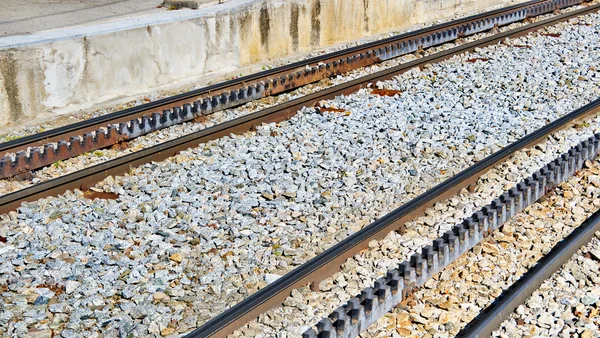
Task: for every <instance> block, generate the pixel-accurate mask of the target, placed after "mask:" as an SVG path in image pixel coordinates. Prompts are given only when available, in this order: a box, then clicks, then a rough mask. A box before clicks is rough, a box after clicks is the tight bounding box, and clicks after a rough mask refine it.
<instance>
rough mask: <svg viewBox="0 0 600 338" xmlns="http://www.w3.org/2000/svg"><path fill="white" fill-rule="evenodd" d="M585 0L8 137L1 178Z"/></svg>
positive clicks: (549, 0) (478, 18)
mask: <svg viewBox="0 0 600 338" xmlns="http://www.w3.org/2000/svg"><path fill="white" fill-rule="evenodd" d="M583 2H585V1H583V0H542V1H540V0H536V1H530V2H526V3H523V4H519V5H514V6H511V7H507V8H503V9H499V10H496V11H492V12H488V13H483V14H480V15H475V16H471V17H468V18H465V19H460V20H456V21H452V22H449V23H445V24H441V25H437V26H433V27H430V28H425V29H422V30H418V31H415V32H410V33H407V34H402V35H398V36H394V37H391V38H387V39H384V40H381V41H376V42H372V43H368V44H365V45H361V46H357V47H353V48H349V49H346V50H342V51H338V52H335V53H331V54H326V55H323V56H319V57H315V58H311V59H308V60H305V61H301V62H297V63H294V64H291V65H286V66H283V67H278V68H275V69H272V70H268V71H264V72H261V73H257V74H254V75H250V76H246V77H241V78H239V79H236V80H233V81H228V82H224V83H221V84H217V85H214V86H209V87H206V88H202V89H199V90H195V91H191V92H189V93H185V94H181V95H177V96H173V97H170V98H166V99H162V100H158V101H156V102H151V103H148V104H144V105H141V106H139V107H135V108H131V109H126V110H123V111H119V112H116V113H112V114H108V115H105V116H101V117H97V118H94V119H90V120H87V121H83V122H79V123H75V124H71V125H67V126H64V127H60V128H56V129H52V130H49V131H46V132H42V133H38V134H36V135H31V136H27V137H23V138H20V139H17V140H13V141H9V142H5V143H2V144H0V153H4V154H7V155H5V156H4V157H3V158H2V159H0V179H2V178H8V177H13V176H18V177H19V178H27V177H31V174H30V173H31V171H33V170H36V169H39V168H42V167H45V166H48V165H50V164H53V163H56V162H58V161H61V160H65V159H68V158H71V157H74V156H77V155H81V154H84V153H87V152H90V151H93V150H97V149H103V148H108V147H111V146H113V145H115V144H117V143H121V142H125V141H129V140H132V139H134V138H136V137H139V136H142V135H146V134H149V133H151V132H153V131H157V130H161V129H164V128H167V127H170V126H173V125H176V124H180V123H183V122H187V121H192V120H194V119H195V118H197V117H199V116H206V115H210V114H213V113H215V112H218V111H221V110H224V109H227V108H232V107H236V106H240V105H242V104H245V103H247V102H250V101H254V100H257V99H260V98H264V97H267V96H271V95H276V94H280V93H283V92H287V91H290V90H293V89H296V88H298V87H301V86H303V85H306V84H309V83H314V82H317V81H320V80H322V79H325V78H327V77H331V76H334V75H337V74H342V73H345V72H348V71H350V70H353V69H358V68H362V67H366V66H370V65H373V64H376V63H379V62H382V61H385V60H388V59H391V58H395V57H398V56H401V55H406V54H410V53H414V52H416V51H419V50H423V49H427V48H430V47H433V46H438V45H441V44H444V43H446V42H449V41H453V40H456V39H458V38H461V37H465V36H469V35H473V34H476V33H480V32H484V31H487V30H490V29H492V28H494V27H500V26H505V25H508V24H511V23H514V22H518V21H522V20H524V19H527V18H532V17H535V16H539V15H542V14H547V13H551V12H553V11H556V10H558V9H562V8H566V7H569V6H573V5H577V4H580V3H583ZM160 110H162V112H160Z"/></svg>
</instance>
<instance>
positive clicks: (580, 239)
mask: <svg viewBox="0 0 600 338" xmlns="http://www.w3.org/2000/svg"><path fill="white" fill-rule="evenodd" d="M596 231H600V210H598V211H596V212H595V213H594V214H593V215H592V216H590V217H589V218H588V219H586V220H585V221H584V222H583V223H582V224H581V225H580V226H579V227H577V228H576V229H575V230H573V232H571V234H569V236H567V238H565V239H564V240H562V241H560V242H559V243H558V244H556V245H555V246H554V247H553V248H552V250H550V252H549V253H548V254H547V255H545V256H544V257H542V258H541V259H540V260H539V261H538V263H537V264H536V265H535V266H534V267H533V268H531V269H529V271H527V272H526V273H525V274H524V275H523V276H522V277H521V278H520V279H519V280H518V281H517V282H515V283H514V284H513V285H511V286H510V287H509V288H508V289H507V290H506V291H504V292H503V293H502V294H501V295H500V297H498V298H497V299H496V300H495V301H494V302H493V303H492V304H491V305H490V306H488V307H487V308H486V309H485V310H484V311H483V312H481V313H480V314H479V315H478V316H477V317H475V319H473V321H471V323H469V324H468V325H467V326H466V327H465V328H464V329H463V330H462V331H461V332H459V334H458V335H457V337H464V338H476V337H489V336H490V335H491V334H492V332H494V331H495V330H497V329H498V328H499V327H500V325H501V324H502V322H503V321H504V320H505V319H506V318H508V316H510V314H511V313H513V312H514V311H515V309H516V308H517V307H518V306H519V305H521V304H523V303H525V301H527V299H529V297H530V296H531V295H532V294H533V292H534V291H535V290H537V289H538V288H539V287H540V286H541V285H542V283H543V282H544V281H545V280H546V279H548V278H550V276H552V274H553V273H555V272H556V271H558V270H559V269H560V268H561V267H562V265H563V264H564V263H566V262H567V261H568V260H569V259H570V258H571V257H572V256H573V255H574V254H575V253H576V252H577V250H579V249H580V248H581V247H583V246H584V245H586V244H587V243H589V242H590V240H591V239H592V238H593V237H594V233H595V232H596Z"/></svg>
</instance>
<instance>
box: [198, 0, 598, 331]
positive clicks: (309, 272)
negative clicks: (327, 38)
mask: <svg viewBox="0 0 600 338" xmlns="http://www.w3.org/2000/svg"><path fill="white" fill-rule="evenodd" d="M598 9H600V5H594V6H591V7H588V8H585V9H581V10H577V11H574V12H572V13H567V14H563V15H561V16H557V17H554V18H550V19H547V20H544V21H540V22H538V23H536V24H533V25H534V26H535V27H537V28H539V27H543V26H547V25H551V24H555V23H557V22H561V21H565V20H567V19H569V18H573V17H576V16H579V15H584V14H588V13H591V12H594V11H597V10H598ZM534 26H527V27H521V28H517V29H515V30H512V31H510V32H506V33H502V34H499V35H502V36H503V37H502V38H499V37H498V36H495V37H489V38H486V39H483V40H482V41H479V42H478V44H476V43H472V44H469V46H467V45H465V46H459V47H456V48H453V49H451V50H448V51H445V52H441V53H438V54H436V56H431V59H436V60H441V59H444V58H447V57H449V56H451V55H454V54H455V53H460V52H457V50H460V49H463V48H464V51H467V50H470V49H472V48H474V47H475V45H477V47H479V46H480V44H482V45H489V44H491V43H494V42H497V41H501V40H502V39H504V38H507V37H514V36H519V35H522V34H524V33H526V32H529V31H532V30H535V29H536V28H535V27H534ZM446 53H448V54H446ZM453 53H454V54H453ZM442 54H445V55H444V56H442ZM424 59H426V58H424ZM420 61H423V60H420ZM428 62H433V61H428ZM428 62H427V63H428ZM413 66H414V65H413ZM397 68H398V67H396V69H395V70H394V71H391V70H389V74H387V75H386V76H390V74H392V73H393V72H397V71H398V69H397ZM411 68H412V67H411ZM384 72H385V71H384ZM386 76H383V77H384V78H385V77H386ZM347 85H348V86H350V87H351V88H353V87H354V86H357V85H358V84H355V85H349V84H347ZM599 111H600V99H597V100H595V101H593V102H592V103H590V104H588V105H586V106H584V107H582V108H579V109H577V110H575V111H573V112H571V113H569V114H567V115H565V116H563V117H561V118H559V119H557V120H555V121H553V122H551V123H549V124H547V125H546V126H544V127H542V128H540V129H538V130H537V131H535V132H533V133H530V134H528V135H527V136H525V137H523V138H522V139H520V140H518V141H516V142H514V143H512V144H510V145H508V146H506V147H505V148H503V149H501V150H499V151H498V152H496V153H494V154H492V155H490V156H488V157H486V158H485V159H483V160H481V161H479V162H477V163H476V164H474V165H473V166H471V167H469V168H467V169H465V170H463V171H462V172H460V173H458V174H457V175H455V176H453V177H452V178H450V179H448V180H446V181H444V182H442V183H440V184H439V185H437V186H435V187H434V188H432V189H430V190H428V191H427V192H425V193H423V194H422V195H420V196H418V197H416V198H414V199H412V200H411V201H409V202H407V203H406V204H404V205H402V206H401V207H399V208H398V209H396V210H394V211H392V212H391V213H389V214H387V215H385V216H384V217H382V218H380V219H379V220H377V221H375V222H374V223H372V224H370V225H368V226H367V227H365V228H363V229H362V230H360V231H358V232H356V233H355V234H353V235H351V236H350V237H348V238H346V239H345V240H343V241H341V242H339V243H338V244H336V245H334V246H333V247H331V248H330V249H328V250H326V251H325V252H323V253H322V254H320V255H318V256H316V257H314V258H313V259H311V260H310V261H308V262H306V263H305V264H303V265H301V266H299V267H297V268H296V269H294V270H292V271H291V272H289V273H288V274H286V275H284V276H283V277H281V278H279V279H278V280H277V281H275V282H274V283H272V284H270V285H268V286H266V287H265V288H264V289H262V290H259V291H258V292H256V293H254V294H253V295H251V296H249V297H248V298H246V299H245V300H243V301H241V302H240V303H238V304H236V305H235V306H233V307H231V308H230V309H229V310H227V311H225V312H223V313H221V314H220V315H218V316H217V317H215V318H213V319H211V320H210V321H208V322H207V323H205V324H204V325H202V326H201V327H199V328H198V329H196V330H194V331H192V332H191V333H190V334H189V335H188V336H187V337H189V338H195V337H225V336H226V335H227V334H229V333H231V332H233V331H234V330H235V329H236V328H239V327H241V326H242V325H243V324H245V323H246V322H248V321H250V320H252V319H254V318H257V317H258V315H260V314H261V313H263V312H265V311H267V310H269V309H270V308H272V307H274V306H277V305H279V304H281V302H283V300H284V299H285V298H286V297H287V296H288V295H289V294H290V293H291V291H292V290H293V289H295V288H298V287H301V286H305V285H307V284H310V283H318V282H319V281H321V280H323V279H325V278H327V277H328V276H330V275H331V274H333V273H334V272H335V271H337V270H339V267H340V266H341V265H342V264H343V262H344V261H345V260H346V259H348V258H350V257H352V256H353V255H354V254H356V253H357V252H359V251H360V250H362V249H364V248H365V247H367V245H368V242H369V241H371V240H373V239H381V238H383V237H385V236H386V235H387V234H388V233H390V232H391V231H394V230H399V229H401V228H402V227H403V224H404V223H406V222H408V221H410V220H412V219H415V218H416V217H419V216H421V215H423V214H424V212H425V210H426V209H427V208H429V207H431V206H433V204H434V203H436V202H438V201H442V200H444V199H447V198H449V197H451V196H453V195H454V194H456V193H457V192H458V191H460V190H461V189H463V188H465V187H467V186H469V185H470V184H472V183H475V182H476V181H477V179H478V178H479V177H480V176H481V175H483V174H484V173H486V172H487V171H488V170H489V169H491V168H492V167H494V166H496V165H498V164H499V163H501V162H502V161H504V160H505V159H506V158H507V157H509V156H510V155H512V154H513V153H515V152H516V151H519V150H521V149H523V148H525V147H530V146H532V145H534V144H537V143H539V142H540V141H541V140H543V139H544V138H545V137H547V136H548V135H549V134H551V133H553V132H555V131H557V130H559V129H562V128H564V127H567V126H569V125H570V124H571V123H572V122H573V121H575V120H577V119H581V118H584V117H586V116H589V115H591V114H595V113H597V112H599Z"/></svg>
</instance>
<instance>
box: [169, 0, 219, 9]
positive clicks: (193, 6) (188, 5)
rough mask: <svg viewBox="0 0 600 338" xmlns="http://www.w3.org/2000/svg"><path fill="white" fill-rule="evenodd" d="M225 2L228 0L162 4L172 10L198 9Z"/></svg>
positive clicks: (187, 0)
mask: <svg viewBox="0 0 600 338" xmlns="http://www.w3.org/2000/svg"><path fill="white" fill-rule="evenodd" d="M227 1H230V0H165V1H164V2H163V4H164V5H165V6H169V7H174V8H191V9H199V8H204V7H208V6H212V5H219V4H224V3H226V2H227Z"/></svg>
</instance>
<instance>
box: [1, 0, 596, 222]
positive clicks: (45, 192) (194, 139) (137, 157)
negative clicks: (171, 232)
mask: <svg viewBox="0 0 600 338" xmlns="http://www.w3.org/2000/svg"><path fill="white" fill-rule="evenodd" d="M553 1H558V0H553ZM553 1H551V2H552V3H553V4H554V5H551V4H549V3H547V1H544V2H542V3H540V4H538V6H539V7H536V9H531V10H532V11H534V12H536V13H541V12H544V13H545V12H547V11H549V9H550V8H555V7H556V5H557V4H558V3H559V2H556V3H555V2H553ZM573 2H574V1H571V0H569V1H566V0H565V1H562V0H561V1H560V3H562V4H564V5H566V4H567V3H569V4H570V3H573ZM576 2H579V1H576ZM529 6H534V5H532V4H530V5H529ZM527 8H528V9H527V11H529V10H530V9H529V7H527ZM596 10H597V5H592V6H589V7H586V8H583V9H580V10H577V11H574V12H572V13H566V14H563V15H559V16H555V17H552V18H549V19H546V20H543V21H539V22H536V23H532V24H529V25H525V26H522V27H519V28H516V29H513V30H510V31H506V32H503V33H500V34H496V35H493V36H490V37H487V38H484V39H481V40H477V41H474V42H471V43H467V44H464V45H460V46H457V47H454V48H451V49H448V50H445V51H443V52H439V53H435V54H432V55H429V56H426V57H423V58H420V59H417V60H414V61H411V62H407V63H405V64H400V65H398V66H395V67H392V68H388V69H385V70H383V71H380V72H376V73H373V74H370V75H367V76H363V77H361V78H358V79H355V80H352V81H349V82H346V83H343V84H339V85H336V86H333V87H330V88H327V89H325V90H322V91H318V92H316V93H312V94H309V95H306V96H303V97H300V98H297V99H294V100H290V101H287V102H285V103H283V104H279V105H276V106H273V107H269V108H267V109H264V110H261V111H258V112H255V113H252V114H249V115H245V116H242V117H239V118H236V119H233V120H230V121H227V122H225V123H221V124H218V125H216V126H213V127H210V128H207V129H203V130H200V131H198V132H194V133H191V134H188V135H185V136H182V137H179V138H177V139H174V140H170V141H168V142H164V143H161V144H158V145H156V146H152V147H150V148H145V149H143V150H140V151H138V152H135V153H132V154H128V155H125V156H123V157H119V158H116V159H113V160H110V161H107V162H104V163H101V164H97V165H94V166H91V167H89V168H86V169H84V170H80V171H77V172H74V173H71V174H67V175H64V176H62V177H59V178H56V179H52V180H49V181H45V182H42V183H39V184H36V185H33V186H29V187H27V188H25V189H21V190H18V191H16V192H13V193H10V194H6V195H4V196H0V212H1V213H6V212H9V211H11V210H14V209H15V208H17V207H18V206H19V205H21V203H22V202H25V201H33V200H38V199H40V198H43V197H48V196H56V195H58V194H61V193H63V192H64V191H67V190H72V189H85V188H86V187H90V186H92V185H93V184H95V183H97V182H99V181H101V180H103V179H104V178H106V177H107V176H109V175H120V174H123V173H126V172H128V171H129V170H131V168H135V167H138V166H140V165H142V164H145V163H150V162H152V161H162V160H164V159H166V158H169V157H171V156H174V155H176V154H178V153H179V152H180V151H182V150H185V149H188V148H190V147H195V146H197V145H199V144H202V143H206V142H207V141H210V140H214V139H218V138H220V137H223V136H227V135H230V134H232V133H243V132H246V131H249V130H252V129H254V128H256V126H258V125H261V124H264V123H270V122H279V121H282V120H285V119H288V118H290V117H291V116H293V115H294V114H296V112H297V111H299V110H300V109H301V108H303V107H310V106H314V105H316V104H317V103H318V102H320V101H322V100H326V99H331V98H334V97H336V96H338V95H341V94H348V93H352V92H355V91H357V90H359V89H361V88H366V87H367V86H368V85H369V84H371V83H374V82H377V81H381V80H386V79H390V78H392V77H394V76H396V75H398V74H401V73H403V72H406V71H408V70H410V69H413V68H415V67H423V66H424V65H427V64H430V63H435V62H439V61H442V60H445V59H447V58H450V57H452V56H454V55H457V54H461V53H466V52H469V51H473V50H474V49H476V48H480V47H485V46H488V45H491V44H495V43H498V42H500V41H502V40H504V39H506V38H514V37H518V36H521V35H524V34H527V33H528V32H531V31H535V30H537V29H539V28H541V27H545V26H548V25H552V24H555V23H558V22H562V21H564V20H568V19H569V18H572V17H575V16H577V15H583V14H586V13H591V12H594V11H596ZM521 11H525V9H523V8H521ZM509 16H510V14H509ZM475 20H476V21H477V20H481V18H476V19H475ZM141 107H144V106H140V108H135V109H141ZM189 107H191V105H190V106H188V108H189ZM151 109H156V107H154V108H151ZM181 111H184V110H181ZM107 116H108V115H107ZM103 118H104V117H103ZM84 123H87V122H84ZM80 131H81V129H79V131H78V132H80ZM49 132H52V131H49ZM38 135H43V133H40V134H38ZM32 137H37V136H32ZM27 139H29V137H25V138H23V139H18V140H15V141H11V142H8V143H5V145H9V144H13V142H26V141H27ZM62 144H63V145H64V146H63V148H64V149H67V148H68V146H67V145H66V143H65V142H63V143H62ZM21 154H22V155H23V153H21ZM23 156H25V155H23ZM36 156H37V155H36ZM5 159H6V162H7V163H8V161H9V158H5ZM57 159H58V158H55V160H57ZM10 161H12V160H10ZM8 167H10V168H12V169H10V170H13V169H15V168H18V167H19V166H14V165H13V164H11V165H8ZM17 171H19V172H22V171H23V170H19V169H17Z"/></svg>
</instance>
